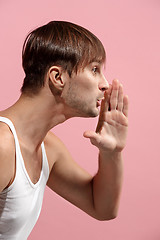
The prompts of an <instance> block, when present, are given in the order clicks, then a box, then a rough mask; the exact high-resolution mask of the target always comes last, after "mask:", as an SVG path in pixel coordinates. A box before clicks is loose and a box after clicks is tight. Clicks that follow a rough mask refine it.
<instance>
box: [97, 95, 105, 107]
mask: <svg viewBox="0 0 160 240" xmlns="http://www.w3.org/2000/svg"><path fill="white" fill-rule="evenodd" d="M103 99H104V97H103V98H99V99H97V107H99V106H101V102H102V100H103Z"/></svg>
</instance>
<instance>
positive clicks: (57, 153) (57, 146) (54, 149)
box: [44, 131, 68, 170]
mask: <svg viewBox="0 0 160 240" xmlns="http://www.w3.org/2000/svg"><path fill="white" fill-rule="evenodd" d="M44 144H45V149H46V153H47V158H48V162H49V166H50V170H51V168H52V166H53V165H54V163H55V162H57V161H58V160H59V159H61V158H62V156H63V155H64V153H66V152H68V150H67V148H66V146H65V145H64V143H63V142H62V141H61V140H60V139H59V138H58V137H57V136H56V135H55V134H54V133H53V132H52V131H49V132H48V133H47V135H46V137H45V139H44Z"/></svg>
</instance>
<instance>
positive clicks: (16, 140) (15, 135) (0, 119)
mask: <svg viewBox="0 0 160 240" xmlns="http://www.w3.org/2000/svg"><path fill="white" fill-rule="evenodd" d="M0 122H4V123H5V124H7V125H8V127H9V128H10V130H11V132H12V134H13V137H14V140H15V147H16V154H17V152H19V153H20V146H19V141H18V137H17V133H16V130H15V127H14V125H13V123H12V122H11V120H10V119H8V118H6V117H0Z"/></svg>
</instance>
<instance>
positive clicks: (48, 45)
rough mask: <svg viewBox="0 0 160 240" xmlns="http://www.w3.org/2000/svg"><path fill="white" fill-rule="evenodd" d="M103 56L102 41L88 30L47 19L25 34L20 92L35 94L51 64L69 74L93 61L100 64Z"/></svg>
mask: <svg viewBox="0 0 160 240" xmlns="http://www.w3.org/2000/svg"><path fill="white" fill-rule="evenodd" d="M105 58H106V55H105V50H104V47H103V45H102V43H101V42H100V40H99V39H98V38H97V37H96V36H95V35H93V34H92V33H91V32H90V31H88V30H87V29H85V28H83V27H81V26H78V25H76V24H73V23H70V22H64V21H52V22H49V23H48V24H46V25H44V26H41V27H39V28H37V29H35V30H33V31H32V32H31V33H29V34H28V36H27V37H26V40H25V42H24V46H23V52H22V64H23V69H24V72H25V75H26V76H25V78H24V83H23V86H22V89H21V91H22V93H26V94H36V93H38V92H39V90H40V89H41V88H42V87H43V86H44V83H45V76H46V74H47V72H48V70H49V69H50V68H51V67H52V66H58V67H61V68H62V70H63V71H64V72H67V73H68V75H69V76H70V77H71V76H72V73H77V72H78V71H79V70H80V69H84V68H85V67H86V66H88V65H89V64H90V63H92V62H99V63H103V62H104V61H105Z"/></svg>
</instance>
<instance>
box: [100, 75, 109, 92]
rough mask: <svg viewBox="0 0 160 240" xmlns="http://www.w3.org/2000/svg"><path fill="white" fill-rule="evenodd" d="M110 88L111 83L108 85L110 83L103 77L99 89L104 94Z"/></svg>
mask: <svg viewBox="0 0 160 240" xmlns="http://www.w3.org/2000/svg"><path fill="white" fill-rule="evenodd" d="M108 88H109V83H108V81H107V80H106V78H105V77H103V78H102V80H101V81H100V83H99V89H100V90H101V91H103V92H104V91H106V90H107V89H108Z"/></svg>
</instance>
